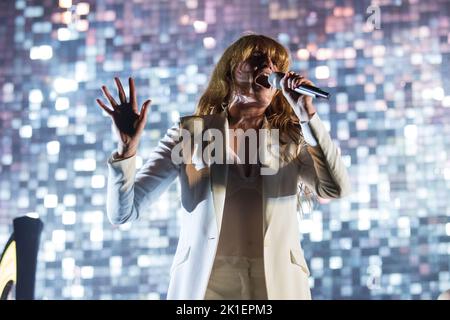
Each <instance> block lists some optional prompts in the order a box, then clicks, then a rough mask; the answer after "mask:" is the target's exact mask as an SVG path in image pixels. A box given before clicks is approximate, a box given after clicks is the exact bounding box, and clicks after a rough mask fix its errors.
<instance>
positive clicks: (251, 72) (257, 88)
mask: <svg viewBox="0 0 450 320" xmlns="http://www.w3.org/2000/svg"><path fill="white" fill-rule="evenodd" d="M274 71H278V69H277V68H276V66H275V65H274V61H272V60H271V59H270V58H269V57H268V56H267V54H265V53H262V52H260V51H255V52H253V53H252V55H251V56H250V57H249V58H248V59H247V60H245V61H242V62H241V63H239V65H238V66H237V67H236V69H235V72H234V77H235V81H236V86H237V90H236V91H237V92H235V94H236V95H237V96H240V97H241V98H243V99H245V100H246V101H247V102H255V103H257V104H260V105H261V106H264V107H267V106H269V104H270V102H271V101H272V98H273V96H274V95H275V93H276V89H275V88H273V87H269V88H266V87H264V86H263V85H261V84H259V83H257V82H256V80H257V79H258V76H261V75H262V74H266V75H269V74H271V73H272V72H274Z"/></svg>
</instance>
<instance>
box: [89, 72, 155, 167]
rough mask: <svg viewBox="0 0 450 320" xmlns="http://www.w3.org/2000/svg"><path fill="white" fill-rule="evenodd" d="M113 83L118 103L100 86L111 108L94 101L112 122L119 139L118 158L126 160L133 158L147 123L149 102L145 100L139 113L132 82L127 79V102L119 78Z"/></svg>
mask: <svg viewBox="0 0 450 320" xmlns="http://www.w3.org/2000/svg"><path fill="white" fill-rule="evenodd" d="M114 81H115V82H116V85H117V91H118V94H119V99H120V103H117V102H116V100H115V99H114V98H113V96H112V95H111V93H110V92H109V90H108V88H107V87H106V86H102V91H103V94H104V95H105V97H106V99H107V100H108V101H109V103H110V105H111V107H108V106H107V105H106V104H105V103H103V101H102V100H100V99H96V101H97V103H98V105H99V106H100V107H101V108H102V109H103V110H105V112H106V113H107V114H108V115H109V116H110V117H111V119H112V121H113V124H114V129H115V132H116V134H117V136H118V138H119V145H118V154H119V157H124V158H127V157H130V156H133V155H134V154H135V153H136V151H137V148H138V145H139V140H140V137H141V135H142V132H143V131H144V127H145V123H146V122H147V114H148V107H149V105H150V103H151V100H146V101H145V102H144V103H143V105H142V107H141V112H138V103H137V97H136V90H135V86H134V80H133V79H132V78H129V79H128V81H129V87H130V100H129V101H127V97H126V95H125V90H124V89H123V86H122V83H121V82H120V80H119V78H117V77H116V78H114Z"/></svg>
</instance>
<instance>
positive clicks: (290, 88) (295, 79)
mask: <svg viewBox="0 0 450 320" xmlns="http://www.w3.org/2000/svg"><path fill="white" fill-rule="evenodd" d="M268 82H269V84H270V85H271V86H273V87H275V88H277V89H281V90H282V92H283V95H284V97H285V98H286V100H287V101H288V102H289V104H290V105H291V107H292V109H293V110H294V112H295V114H296V115H297V117H298V118H299V120H300V121H309V120H310V119H311V118H312V116H313V115H314V114H315V113H316V108H315V107H314V105H313V104H312V99H313V97H322V98H325V99H328V97H329V94H328V93H327V92H325V91H322V90H320V89H319V88H316V87H315V86H313V83H312V82H311V81H310V80H308V79H306V78H305V77H303V76H301V75H299V74H298V73H295V72H292V71H289V72H288V73H286V74H284V73H282V72H273V73H272V74H270V76H269V78H268Z"/></svg>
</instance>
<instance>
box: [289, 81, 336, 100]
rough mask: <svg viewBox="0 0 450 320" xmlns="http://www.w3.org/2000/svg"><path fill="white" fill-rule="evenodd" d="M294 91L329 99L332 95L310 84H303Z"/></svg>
mask: <svg viewBox="0 0 450 320" xmlns="http://www.w3.org/2000/svg"><path fill="white" fill-rule="evenodd" d="M294 91H295V92H298V93H300V94H304V95H306V96H310V97H313V98H324V99H329V97H330V94H329V93H328V92H325V91H323V90H320V89H319V88H317V87H314V86H310V85H307V84H302V85H300V86H298V87H297V88H295V89H294Z"/></svg>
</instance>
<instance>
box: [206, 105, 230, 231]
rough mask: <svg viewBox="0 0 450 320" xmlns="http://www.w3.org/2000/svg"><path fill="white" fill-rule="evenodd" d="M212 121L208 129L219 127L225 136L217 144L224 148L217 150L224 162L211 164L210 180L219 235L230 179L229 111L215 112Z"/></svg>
mask: <svg viewBox="0 0 450 320" xmlns="http://www.w3.org/2000/svg"><path fill="white" fill-rule="evenodd" d="M210 117H211V118H210V121H209V122H208V129H217V130H219V131H220V132H221V134H222V137H223V143H222V146H220V145H219V146H217V148H220V147H221V148H222V150H217V148H216V153H217V152H220V151H221V152H222V159H223V161H222V163H212V164H211V166H210V170H211V171H210V172H211V174H210V182H211V192H212V196H213V202H214V209H215V213H216V220H217V230H218V235H220V230H221V227H222V217H223V209H224V206H225V195H226V186H227V179H228V166H227V165H226V155H227V146H228V131H229V128H228V114H227V112H226V111H225V112H222V113H220V114H215V115H212V116H210Z"/></svg>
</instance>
